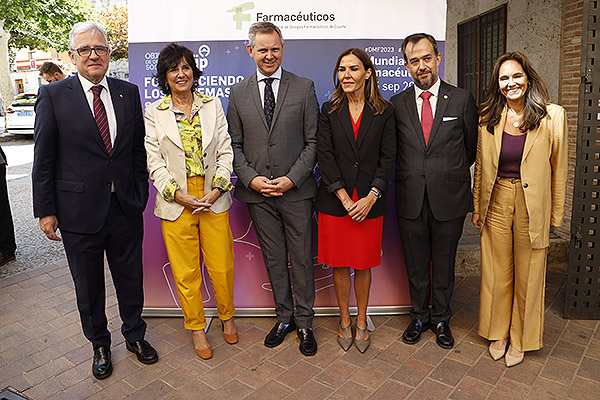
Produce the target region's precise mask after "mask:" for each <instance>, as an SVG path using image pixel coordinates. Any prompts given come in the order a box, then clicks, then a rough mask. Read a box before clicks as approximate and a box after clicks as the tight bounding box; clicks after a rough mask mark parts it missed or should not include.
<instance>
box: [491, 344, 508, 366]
mask: <svg viewBox="0 0 600 400" xmlns="http://www.w3.org/2000/svg"><path fill="white" fill-rule="evenodd" d="M499 342H503V343H504V346H502V348H501V349H495V348H494V347H492V346H493V345H494V344H496V343H499ZM506 344H507V340H496V341H494V342H492V343H490V347H488V351H489V352H490V356H492V358H493V359H494V361H498V360H499V359H501V358H502V357H503V356H504V353H506Z"/></svg>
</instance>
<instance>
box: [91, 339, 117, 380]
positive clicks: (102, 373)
mask: <svg viewBox="0 0 600 400" xmlns="http://www.w3.org/2000/svg"><path fill="white" fill-rule="evenodd" d="M112 371H113V367H112V362H111V361H110V348H109V347H108V346H103V347H98V348H97V349H94V361H93V363H92V374H93V375H94V377H95V378H96V379H106V378H108V377H109V376H110V374H112Z"/></svg>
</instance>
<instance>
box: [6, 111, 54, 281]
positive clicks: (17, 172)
mask: <svg viewBox="0 0 600 400" xmlns="http://www.w3.org/2000/svg"><path fill="white" fill-rule="evenodd" d="M0 119H1V118H0ZM0 146H2V149H3V150H4V152H5V153H6V157H7V159H8V170H7V181H8V195H9V198H10V204H11V212H12V215H13V223H14V225H15V236H16V241H17V252H16V256H17V258H16V260H15V261H11V262H9V263H8V264H6V265H4V266H3V267H0V278H3V277H6V276H11V275H14V274H15V273H18V272H21V271H27V270H32V269H36V268H39V267H40V266H45V265H49V264H54V263H56V262H59V261H62V260H63V259H64V258H65V253H64V250H63V247H62V244H61V243H56V242H52V241H50V240H48V239H46V236H45V235H44V234H43V233H42V231H41V230H40V228H39V225H38V222H37V220H36V219H34V218H33V209H32V193H31V166H32V163H33V138H32V137H31V136H11V135H2V136H0Z"/></svg>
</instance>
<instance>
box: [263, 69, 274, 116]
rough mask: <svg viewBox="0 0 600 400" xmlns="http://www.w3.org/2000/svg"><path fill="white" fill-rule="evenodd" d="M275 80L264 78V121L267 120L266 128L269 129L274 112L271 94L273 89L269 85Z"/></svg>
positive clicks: (272, 95)
mask: <svg viewBox="0 0 600 400" xmlns="http://www.w3.org/2000/svg"><path fill="white" fill-rule="evenodd" d="M274 80H275V78H265V79H263V81H264V82H265V100H264V103H265V104H264V111H265V119H266V120H267V126H268V127H269V128H271V122H273V112H274V111H275V95H274V94H273V87H272V86H271V84H272V83H273V81H274Z"/></svg>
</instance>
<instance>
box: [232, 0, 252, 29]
mask: <svg viewBox="0 0 600 400" xmlns="http://www.w3.org/2000/svg"><path fill="white" fill-rule="evenodd" d="M252 9H254V3H253V2H251V1H249V2H247V3H242V4H240V5H238V6H235V7H233V8H231V9H229V10H227V12H231V13H235V14H234V15H233V20H234V21H235V29H237V30H240V31H241V30H242V22H244V21H248V22H249V21H250V15H249V14H244V11H248V10H252Z"/></svg>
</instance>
